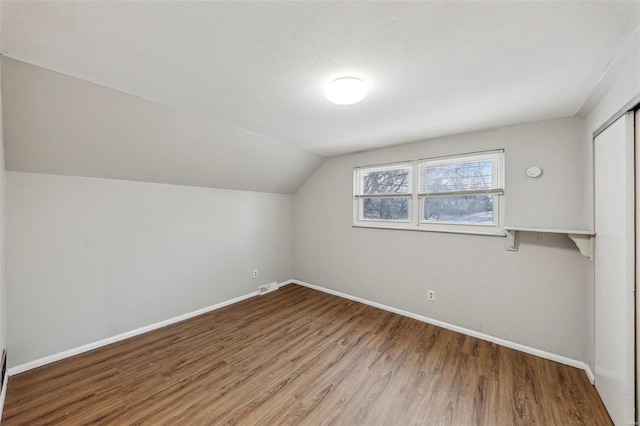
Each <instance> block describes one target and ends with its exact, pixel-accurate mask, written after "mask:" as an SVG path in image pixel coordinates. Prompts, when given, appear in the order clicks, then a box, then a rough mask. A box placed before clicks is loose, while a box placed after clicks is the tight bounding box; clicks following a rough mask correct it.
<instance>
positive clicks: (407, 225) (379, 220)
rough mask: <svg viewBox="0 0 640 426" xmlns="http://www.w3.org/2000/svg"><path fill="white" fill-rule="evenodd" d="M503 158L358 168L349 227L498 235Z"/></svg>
mask: <svg viewBox="0 0 640 426" xmlns="http://www.w3.org/2000/svg"><path fill="white" fill-rule="evenodd" d="M503 198H504V152H503V151H491V152H482V153H475V154H466V155H456V156H450V157H439V158H431V159H422V160H416V161H409V162H403V163H395V164H387V165H379V166H370V167H358V168H356V169H355V170H354V217H353V220H354V225H356V226H368V227H378V228H399V229H415V230H423V231H443V232H463V233H475V234H492V235H503V234H504V230H503V229H502V221H503V220H502V219H503V215H504V201H503Z"/></svg>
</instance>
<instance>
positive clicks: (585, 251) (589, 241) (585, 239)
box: [504, 226, 596, 262]
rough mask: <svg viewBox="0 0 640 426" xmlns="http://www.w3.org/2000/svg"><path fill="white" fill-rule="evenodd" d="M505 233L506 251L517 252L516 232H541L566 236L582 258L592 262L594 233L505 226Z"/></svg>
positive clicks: (580, 230) (576, 230)
mask: <svg viewBox="0 0 640 426" xmlns="http://www.w3.org/2000/svg"><path fill="white" fill-rule="evenodd" d="M504 230H505V231H506V232H507V242H506V249H507V250H509V251H518V246H517V244H516V238H517V234H518V232H541V233H548V234H566V235H567V236H568V237H569V238H571V241H573V242H574V244H575V245H576V247H578V250H580V253H581V254H582V255H583V256H586V257H588V258H589V260H591V261H592V262H593V243H594V240H595V235H596V233H595V232H594V231H586V230H582V229H554V228H530V227H525V226H505V227H504Z"/></svg>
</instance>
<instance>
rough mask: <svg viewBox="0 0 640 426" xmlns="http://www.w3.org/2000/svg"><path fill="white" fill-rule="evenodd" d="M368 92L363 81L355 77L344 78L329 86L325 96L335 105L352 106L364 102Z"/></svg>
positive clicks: (334, 81)
mask: <svg viewBox="0 0 640 426" xmlns="http://www.w3.org/2000/svg"><path fill="white" fill-rule="evenodd" d="M368 92H369V90H368V89H367V85H366V84H364V83H363V82H362V80H360V79H357V78H355V77H342V78H339V79H337V80H333V81H332V82H331V84H329V86H327V89H326V90H325V95H326V96H327V99H329V100H330V101H331V102H333V103H334V104H338V105H351V104H355V103H356V102H360V101H361V100H363V99H364V98H365V97H366V96H367V93H368Z"/></svg>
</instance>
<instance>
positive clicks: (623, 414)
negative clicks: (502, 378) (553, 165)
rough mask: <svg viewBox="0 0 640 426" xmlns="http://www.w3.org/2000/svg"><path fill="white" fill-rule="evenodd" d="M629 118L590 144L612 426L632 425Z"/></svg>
mask: <svg viewBox="0 0 640 426" xmlns="http://www.w3.org/2000/svg"><path fill="white" fill-rule="evenodd" d="M633 139H634V117H633V113H627V114H625V115H623V116H622V117H620V118H619V119H618V120H617V121H616V122H615V123H613V124H612V125H611V126H609V127H608V128H607V129H606V130H604V131H603V132H602V133H600V134H599V135H598V136H597V137H596V138H595V140H594V160H595V231H596V242H595V317H596V324H595V338H596V342H595V343H596V344H595V352H596V357H595V362H596V366H595V367H596V368H595V369H596V371H595V377H596V382H595V384H596V389H597V390H598V393H599V394H600V396H601V398H602V400H603V402H604V405H605V406H606V407H607V410H608V411H609V415H610V416H611V418H612V420H613V422H614V423H615V424H616V425H631V424H634V422H635V387H634V378H635V371H634V358H635V353H634V347H635V338H634V324H635V313H634V303H635V301H634V299H635V296H634V285H635V227H634V219H635V190H634V184H635V182H634V181H635V178H634V161H635V154H634V142H633Z"/></svg>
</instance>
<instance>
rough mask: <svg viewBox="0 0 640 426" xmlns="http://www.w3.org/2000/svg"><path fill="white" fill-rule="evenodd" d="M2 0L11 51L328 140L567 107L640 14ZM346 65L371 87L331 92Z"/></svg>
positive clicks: (562, 112) (600, 5)
mask: <svg viewBox="0 0 640 426" xmlns="http://www.w3.org/2000/svg"><path fill="white" fill-rule="evenodd" d="M1 7H2V44H1V51H2V53H3V54H4V55H6V56H9V57H11V58H15V59H18V60H20V61H24V62H27V63H30V64H34V65H38V66H41V67H44V68H47V69H50V70H54V71H58V72H61V73H63V74H67V75H69V76H73V77H78V78H80V79H84V80H87V81H90V82H93V83H97V84H99V85H103V86H106V87H109V88H113V89H116V90H118V91H122V92H125V93H128V94H132V95H136V96H139V97H142V98H145V99H148V100H151V101H155V102H158V103H160V104H163V105H166V106H169V107H171V108H175V109H180V110H183V111H187V112H190V113H192V114H195V115H197V116H200V117H203V118H208V119H212V120H215V121H216V122H218V123H224V124H225V125H230V126H233V127H235V128H240V129H244V130H246V131H248V132H250V133H255V134H259V135H262V136H265V137H267V138H269V139H275V140H278V141H280V142H282V143H286V144H290V145H291V146H295V149H301V150H307V151H312V152H314V153H317V154H321V155H335V154H341V153H347V152H354V151H359V150H363V149H368V148H373V147H378V146H385V145H392V144H397V143H403V142H408V141H415V140H422V139H428V138H432V137H437V136H443V135H448V134H454V133H462V132H466V131H472V130H478V129H485V128H491V127H498V126H505V125H512V124H517V123H522V122H531V121H537V120H544V119H551V118H558V117H566V116H572V115H574V114H576V113H577V112H578V111H579V110H580V108H581V106H582V104H583V103H584V102H585V101H586V99H587V98H588V97H589V94H590V93H591V92H592V91H593V90H594V88H595V87H596V86H597V84H598V82H599V80H600V79H601V77H602V76H603V74H604V72H605V70H606V69H607V66H608V65H609V64H610V63H611V62H612V61H613V60H614V59H615V57H616V56H617V55H618V54H619V52H621V51H622V50H623V49H624V48H625V45H626V44H627V43H628V41H629V39H630V36H631V34H632V33H633V31H634V30H635V28H636V27H637V26H638V24H639V22H640V19H639V17H640V2H586V1H563V2H391V1H389V2H125V3H123V2H117V3H116V2H28V1H23V2H2V5H1ZM344 75H352V76H357V77H360V78H362V79H363V80H364V81H365V82H367V83H368V85H369V96H368V97H367V98H366V99H365V100H364V101H363V102H361V103H359V104H356V105H351V106H338V105H333V104H331V103H329V102H328V101H327V100H326V99H325V98H324V96H323V87H324V85H325V84H326V83H328V82H329V81H331V80H332V79H334V78H336V77H339V76H344ZM230 142H233V141H230Z"/></svg>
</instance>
